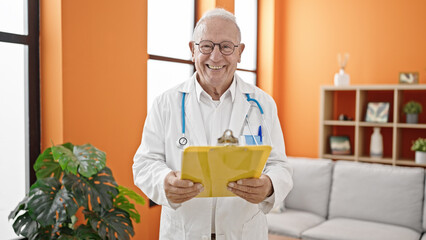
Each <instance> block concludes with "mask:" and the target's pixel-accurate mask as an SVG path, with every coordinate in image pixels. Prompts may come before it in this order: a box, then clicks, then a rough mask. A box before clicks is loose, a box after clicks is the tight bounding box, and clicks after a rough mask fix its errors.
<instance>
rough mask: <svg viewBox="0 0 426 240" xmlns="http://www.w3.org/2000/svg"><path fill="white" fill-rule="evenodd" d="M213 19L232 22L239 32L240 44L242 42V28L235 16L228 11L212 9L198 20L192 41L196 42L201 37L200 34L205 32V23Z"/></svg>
mask: <svg viewBox="0 0 426 240" xmlns="http://www.w3.org/2000/svg"><path fill="white" fill-rule="evenodd" d="M212 18H221V19H223V20H227V21H230V22H232V23H233V24H234V25H235V26H236V27H237V30H238V43H240V41H241V30H240V27H239V26H238V24H237V18H236V17H235V15H234V14H232V13H230V12H228V11H226V10H225V9H223V8H214V9H211V10H209V11H207V12H206V13H204V15H203V16H202V17H201V18H200V20H198V22H197V25H195V28H194V32H193V34H192V40H193V41H195V40H196V39H197V38H198V37H199V35H200V32H202V31H204V23H205V21H207V20H209V19H212Z"/></svg>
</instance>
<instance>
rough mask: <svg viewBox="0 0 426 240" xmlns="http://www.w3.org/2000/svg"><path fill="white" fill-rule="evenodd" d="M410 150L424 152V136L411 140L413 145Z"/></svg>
mask: <svg viewBox="0 0 426 240" xmlns="http://www.w3.org/2000/svg"><path fill="white" fill-rule="evenodd" d="M411 150H413V151H420V152H426V138H418V139H417V140H416V141H413V146H411Z"/></svg>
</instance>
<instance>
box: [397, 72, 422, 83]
mask: <svg viewBox="0 0 426 240" xmlns="http://www.w3.org/2000/svg"><path fill="white" fill-rule="evenodd" d="M399 83H402V84H417V83H419V73H418V72H400V73H399Z"/></svg>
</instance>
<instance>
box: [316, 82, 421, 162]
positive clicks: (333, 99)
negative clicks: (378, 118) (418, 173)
mask: <svg viewBox="0 0 426 240" xmlns="http://www.w3.org/2000/svg"><path fill="white" fill-rule="evenodd" d="M320 96H321V99H320V106H321V108H320V121H319V124H320V128H319V156H320V157H321V158H329V159H333V160H350V161H360V162H371V163H383V164H391V165H401V166H412V167H423V168H426V164H416V163H415V161H414V154H413V152H412V151H411V145H412V142H413V141H414V140H415V139H417V138H419V137H422V138H426V114H425V113H423V114H420V115H419V122H420V123H419V124H408V123H405V118H406V115H405V113H404V112H403V108H404V104H405V103H407V102H408V101H413V100H414V101H417V102H420V104H422V105H423V106H426V84H413V85H407V84H384V85H350V86H342V87H336V86H321V94H320ZM370 102H389V110H388V112H387V114H388V116H387V121H388V122H385V123H375V122H366V121H365V115H366V112H367V106H368V103H370ZM342 114H344V115H346V116H348V117H349V118H350V119H353V120H351V121H340V120H337V119H338V118H339V116H340V115H342ZM375 127H379V128H381V130H380V133H381V135H382V137H383V154H384V156H385V157H384V158H371V157H370V155H369V152H370V141H371V135H372V132H373V128H375ZM330 136H348V137H349V141H350V149H351V153H352V155H333V154H331V151H330V140H329V139H330Z"/></svg>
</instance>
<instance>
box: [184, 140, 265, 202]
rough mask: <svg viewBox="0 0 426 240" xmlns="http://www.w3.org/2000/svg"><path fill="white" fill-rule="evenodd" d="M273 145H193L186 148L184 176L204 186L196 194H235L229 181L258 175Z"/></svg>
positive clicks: (222, 195) (223, 195)
mask: <svg viewBox="0 0 426 240" xmlns="http://www.w3.org/2000/svg"><path fill="white" fill-rule="evenodd" d="M271 149H272V148H271V146H268V145H260V146H232V145H231V146H199V147H196V146H190V147H187V148H186V149H185V150H184V151H183V157H182V169H181V172H182V173H181V179H189V180H191V181H193V182H196V183H201V184H203V186H204V191H203V192H201V193H200V194H198V195H197V197H229V196H235V194H233V193H232V192H230V191H228V189H227V185H228V183H229V182H233V181H237V180H239V179H242V178H259V177H260V175H261V174H262V171H263V168H264V167H265V164H266V161H267V160H268V157H269V154H270V153H271Z"/></svg>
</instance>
